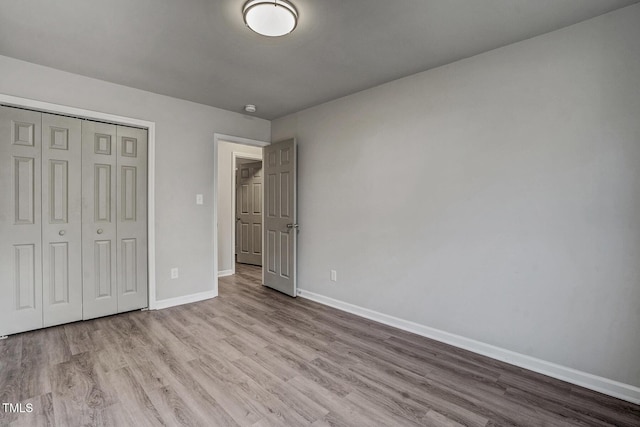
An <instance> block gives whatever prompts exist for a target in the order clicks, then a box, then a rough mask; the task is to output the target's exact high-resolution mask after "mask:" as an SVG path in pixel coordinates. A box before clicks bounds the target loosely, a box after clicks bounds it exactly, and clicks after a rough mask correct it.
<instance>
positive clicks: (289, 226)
mask: <svg viewBox="0 0 640 427" xmlns="http://www.w3.org/2000/svg"><path fill="white" fill-rule="evenodd" d="M287 228H295V229H296V230H297V229H298V228H300V226H299V225H298V224H287Z"/></svg>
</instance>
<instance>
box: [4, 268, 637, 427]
mask: <svg viewBox="0 0 640 427" xmlns="http://www.w3.org/2000/svg"><path fill="white" fill-rule="evenodd" d="M237 271H238V273H237V274H236V275H235V276H230V277H227V278H224V279H221V281H220V296H219V297H218V298H216V299H213V300H208V301H203V302H199V303H194V304H189V305H183V306H179V307H173V308H169V309H166V310H161V311H149V312H139V311H138V312H131V313H127V314H122V315H117V316H112V317H107V318H102V319H96V320H92V321H88V322H78V323H73V324H69V325H64V326H59V327H53V328H48V329H43V330H39V331H34V332H28V333H24V334H18V335H15V336H11V337H9V338H8V339H6V340H4V341H0V402H10V403H18V402H20V403H22V404H23V408H25V409H26V404H27V403H30V404H32V406H33V412H31V413H22V414H14V413H4V412H3V411H2V408H0V425H3V426H4V425H11V426H14V425H15V426H18V425H20V426H22V425H25V426H26V425H29V426H33V425H38V426H39V425H42V426H45V425H52V426H53V425H57V426H80V425H115V426H133V425H135V426H147V425H148V426H153V425H171V426H173V425H187V426H196V425H199V426H235V425H241V426H306V425H312V426H315V427H322V426H413V425H427V426H457V425H470V426H508V425H518V426H528V425H530V426H542V425H547V426H562V425H592V426H609V425H615V426H634V427H638V426H640V407H639V406H638V405H633V404H630V403H626V402H623V401H621V400H617V399H614V398H610V397H607V396H604V395H601V394H598V393H595V392H592V391H589V390H586V389H583V388H580V387H576V386H573V385H571V384H567V383H564V382H562V381H558V380H554V379H552V378H548V377H545V376H543V375H539V374H535V373H532V372H529V371H526V370H523V369H520V368H517V367H514V366H511V365H507V364H505V363H501V362H498V361H495V360H492V359H489V358H486V357H482V356H479V355H476V354H473V353H470V352H466V351H463V350H460V349H456V348H454V347H451V346H448V345H445V344H441V343H438V342H436V341H432V340H429V339H426V338H423V337H419V336H416V335H413V334H410V333H406V332H403V331H400V330H397V329H394V328H390V327H387V326H384V325H380V324H377V323H375V322H371V321H368V320H364V319H361V318H358V317H356V316H353V315H350V314H346V313H343V312H340V311H338V310H334V309H331V308H327V307H324V306H322V305H319V304H316V303H313V302H310V301H307V300H304V299H300V298H298V299H292V298H289V297H287V296H284V295H281V294H279V293H277V292H275V291H272V290H270V289H267V288H264V287H262V286H260V284H259V283H260V282H259V279H260V269H259V268H256V267H250V266H242V265H238V270H237Z"/></svg>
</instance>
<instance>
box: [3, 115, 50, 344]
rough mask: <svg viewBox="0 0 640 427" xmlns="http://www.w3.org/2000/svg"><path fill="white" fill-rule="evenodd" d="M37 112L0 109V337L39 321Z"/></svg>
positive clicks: (39, 265) (39, 189)
mask: <svg viewBox="0 0 640 427" xmlns="http://www.w3.org/2000/svg"><path fill="white" fill-rule="evenodd" d="M41 116H42V115H41V114H40V113H36V112H33V111H26V110H21V109H16V108H10V107H0V294H1V295H2V296H1V297H0V335H7V334H14V333H18V332H23V331H28V330H31V329H37V328H41V327H42V325H43V321H42V229H41V227H42V212H41V171H42V168H41V161H42V153H41V148H42V147H41Z"/></svg>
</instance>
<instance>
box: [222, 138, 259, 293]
mask: <svg viewBox="0 0 640 427" xmlns="http://www.w3.org/2000/svg"><path fill="white" fill-rule="evenodd" d="M221 141H222V142H232V143H234V144H242V145H251V146H254V147H266V146H267V145H269V144H271V142H268V141H259V140H257V139H249V138H242V137H239V136H232V135H225V134H221V133H215V134H213V195H212V200H213V244H214V245H215V251H214V256H213V282H214V287H213V289H214V294H215V296H217V295H218V277H219V272H218V251H219V249H218V248H219V245H218V147H219V143H220V142H221ZM235 154H236V153H234V155H235ZM238 157H250V156H248V155H246V154H245V155H239V156H238ZM233 163H234V166H235V157H234V160H233ZM234 176H235V175H234ZM233 181H234V182H235V178H234V180H233ZM233 199H234V200H235V197H233ZM233 209H234V210H235V205H234V207H233ZM234 217H235V211H232V218H234ZM232 234H233V235H234V241H233V247H232V250H235V233H232ZM263 244H264V242H263ZM233 269H234V270H235V265H234V267H233ZM222 273H225V275H228V273H229V270H225V271H224V272H222ZM232 274H233V273H232ZM220 277H221V276H220Z"/></svg>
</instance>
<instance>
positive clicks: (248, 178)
mask: <svg viewBox="0 0 640 427" xmlns="http://www.w3.org/2000/svg"><path fill="white" fill-rule="evenodd" d="M214 153H215V161H214V165H215V170H214V175H215V177H216V184H215V186H214V189H215V190H214V197H213V200H214V236H213V237H214V243H215V244H216V245H217V249H218V250H217V253H216V257H215V258H214V269H213V271H214V282H215V289H214V291H215V294H216V295H218V277H223V276H231V275H233V274H235V273H236V260H237V261H238V262H241V263H243V264H238V265H254V266H258V267H259V268H260V269H261V270H262V275H261V276H262V284H263V285H265V286H267V287H270V288H273V289H275V290H277V291H279V292H282V293H284V294H286V295H289V296H291V297H295V296H296V295H297V285H296V248H297V244H296V241H297V234H298V228H299V227H298V224H297V222H296V218H297V209H296V187H297V185H296V163H297V161H296V159H297V156H296V141H295V139H294V138H292V139H288V140H284V141H280V142H276V143H267V142H263V141H255V140H247V139H244V138H235V137H229V136H225V135H219V134H216V135H215V138H214ZM236 169H237V171H236ZM263 176H264V180H263ZM236 182H237V185H236ZM236 242H237V244H236ZM236 248H237V249H236ZM236 252H237V253H236Z"/></svg>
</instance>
